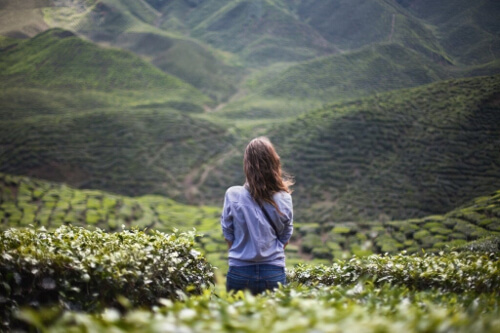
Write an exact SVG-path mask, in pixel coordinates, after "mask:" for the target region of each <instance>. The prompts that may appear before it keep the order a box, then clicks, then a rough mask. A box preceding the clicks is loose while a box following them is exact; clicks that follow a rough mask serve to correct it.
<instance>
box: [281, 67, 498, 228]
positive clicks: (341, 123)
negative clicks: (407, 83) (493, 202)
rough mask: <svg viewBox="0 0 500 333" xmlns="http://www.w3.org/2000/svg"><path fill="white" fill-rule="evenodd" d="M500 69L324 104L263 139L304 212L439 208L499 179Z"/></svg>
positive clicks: (324, 216) (401, 214) (408, 212)
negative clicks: (270, 142) (278, 155)
mask: <svg viewBox="0 0 500 333" xmlns="http://www.w3.org/2000/svg"><path fill="white" fill-rule="evenodd" d="M499 95H500V76H493V77H480V78H473V79H464V80H451V81H444V82H439V83H435V84H431V85H427V86H422V87H418V88H414V89H408V90H398V91H394V92H390V93H386V94H380V95H379V94H377V95H375V96H372V97H369V98H366V99H361V100H356V101H352V102H347V103H343V104H336V105H331V106H327V107H325V108H323V109H321V110H317V111H313V112H309V113H307V114H306V115H304V116H302V117H300V118H299V119H297V120H295V121H292V122H290V123H289V124H288V125H284V126H283V127H280V128H278V129H276V131H275V134H273V135H271V139H274V141H276V142H277V144H278V146H280V147H281V149H282V150H284V153H283V155H282V156H283V159H284V160H285V161H287V166H288V169H289V170H290V171H291V172H292V174H295V175H296V177H297V186H296V192H295V196H296V197H297V199H298V200H297V205H298V207H300V208H302V209H304V210H307V211H308V214H307V215H306V216H307V218H305V219H307V220H318V221H349V220H360V219H367V218H368V219H377V218H379V216H381V215H382V216H386V215H388V216H389V217H390V219H401V218H408V217H417V216H425V215H429V214H435V213H444V212H446V211H448V210H450V209H452V208H453V207H456V206H458V205H460V204H461V203H463V202H464V201H466V200H469V199H471V198H472V197H474V196H477V195H481V194H482V193H488V192H491V191H493V190H496V189H497V188H499V185H500V178H499V176H500V167H499V166H500V154H499V151H498V135H497V134H496V133H500V127H499V124H500V121H499V120H500V119H499V118H498V117H499V115H500V112H499V105H498V96H499Z"/></svg>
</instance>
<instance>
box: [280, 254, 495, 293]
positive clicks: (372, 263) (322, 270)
mask: <svg viewBox="0 0 500 333" xmlns="http://www.w3.org/2000/svg"><path fill="white" fill-rule="evenodd" d="M288 279H289V280H291V281H295V282H299V283H303V284H306V285H316V284H321V285H327V286H332V285H346V284H351V283H356V282H358V281H361V280H363V279H371V280H372V281H373V282H374V283H375V284H377V285H380V284H383V283H390V284H397V285H405V286H407V287H409V288H413V289H417V290H423V289H428V288H436V289H439V290H442V291H455V292H464V291H475V292H494V293H496V294H498V295H500V260H499V256H498V253H495V252H492V253H484V252H470V251H467V252H449V253H444V252H440V253H439V254H438V255H436V254H424V255H423V256H421V255H418V254H412V255H407V254H405V253H402V254H398V255H392V256H388V255H371V256H368V257H364V258H357V257H353V258H351V259H349V260H337V261H336V262H335V263H334V264H332V265H331V266H325V265H317V266H308V265H297V266H296V267H295V268H294V269H292V270H291V271H290V272H289V274H288Z"/></svg>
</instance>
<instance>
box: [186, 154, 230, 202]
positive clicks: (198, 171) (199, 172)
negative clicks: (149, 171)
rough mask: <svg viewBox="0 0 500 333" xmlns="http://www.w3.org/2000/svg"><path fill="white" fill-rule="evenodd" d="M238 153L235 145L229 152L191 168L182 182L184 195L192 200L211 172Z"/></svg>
mask: <svg viewBox="0 0 500 333" xmlns="http://www.w3.org/2000/svg"><path fill="white" fill-rule="evenodd" d="M237 153H238V150H237V149H236V148H234V147H233V148H232V149H231V150H229V151H228V152H225V153H222V154H219V155H217V156H215V157H213V158H212V159H211V160H209V161H207V162H206V163H205V164H203V165H200V166H199V167H197V168H194V169H193V170H191V171H190V172H189V173H188V174H187V175H186V177H185V178H184V181H183V182H182V185H183V188H184V197H186V198H187V199H188V201H192V199H193V196H194V195H195V194H196V193H197V192H198V188H199V187H200V186H201V185H203V184H204V183H205V181H206V179H207V177H208V175H209V174H210V172H212V171H213V170H214V169H215V168H216V167H217V166H218V165H220V164H222V163H223V162H224V161H225V160H226V159H228V158H229V157H231V156H233V155H234V154H237ZM195 179H198V181H196V182H195Z"/></svg>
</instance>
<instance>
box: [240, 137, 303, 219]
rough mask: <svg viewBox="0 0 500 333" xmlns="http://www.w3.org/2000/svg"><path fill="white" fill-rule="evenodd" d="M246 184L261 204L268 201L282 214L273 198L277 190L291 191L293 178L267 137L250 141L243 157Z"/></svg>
mask: <svg viewBox="0 0 500 333" xmlns="http://www.w3.org/2000/svg"><path fill="white" fill-rule="evenodd" d="M243 169H244V171H245V177H246V184H245V185H246V186H247V188H248V190H249V191H250V194H251V195H252V197H253V199H254V200H255V201H257V203H258V204H259V205H262V204H263V203H264V202H268V203H270V204H271V205H273V206H274V207H275V208H276V210H277V211H278V212H279V213H280V214H281V212H280V210H279V208H278V205H277V204H276V203H275V202H274V200H273V195H274V194H275V193H277V192H281V191H285V192H288V193H291V192H292V190H291V189H290V186H292V185H293V183H294V182H293V179H292V178H291V177H290V176H289V175H288V174H287V173H285V172H284V171H282V170H281V161H280V157H279V155H278V153H276V150H275V149H274V146H273V144H272V143H271V141H269V139H268V138H266V137H258V138H255V139H253V140H252V141H250V143H249V144H248V145H247V148H246V149H245V156H244V157H243Z"/></svg>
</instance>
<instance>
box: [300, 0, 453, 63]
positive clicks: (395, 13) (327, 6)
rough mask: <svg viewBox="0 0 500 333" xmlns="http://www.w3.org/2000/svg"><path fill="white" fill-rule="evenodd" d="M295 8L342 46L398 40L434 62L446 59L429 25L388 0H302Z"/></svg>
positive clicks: (330, 40)
mask: <svg viewBox="0 0 500 333" xmlns="http://www.w3.org/2000/svg"><path fill="white" fill-rule="evenodd" d="M294 12H295V13H296V15H297V16H298V17H299V18H300V19H301V20H302V21H303V22H307V23H308V24H309V25H310V26H311V27H313V28H314V29H315V30H316V31H318V32H319V33H320V34H321V35H322V36H323V37H324V38H325V39H327V40H328V41H329V42H331V43H333V44H334V45H338V46H339V47H340V48H341V49H343V50H353V49H357V48H360V47H363V46H366V45H372V44H377V43H382V42H389V43H391V42H398V43H401V44H402V45H405V47H408V48H410V49H413V50H416V51H418V52H420V53H422V54H425V55H426V56H428V57H429V58H431V59H433V60H435V61H437V62H443V63H446V62H447V61H448V60H447V58H448V57H447V55H446V53H445V52H444V51H443V49H442V47H441V45H440V44H439V42H438V39H437V38H436V36H435V34H434V32H433V30H432V28H431V27H429V26H428V25H427V24H426V22H422V21H421V20H419V19H416V18H415V17H413V16H412V15H410V14H409V13H408V12H407V11H406V10H404V9H403V8H402V7H401V6H399V5H397V4H396V3H394V2H391V1H384V0H375V1H362V0H354V1H345V0H334V1H321V0H302V1H298V2H297V5H296V7H295V8H294Z"/></svg>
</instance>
